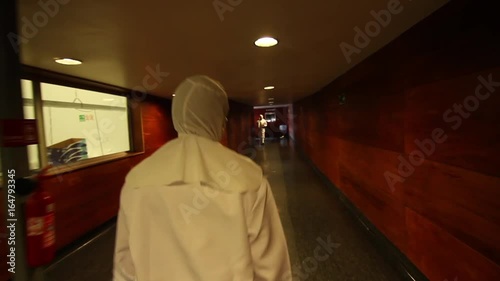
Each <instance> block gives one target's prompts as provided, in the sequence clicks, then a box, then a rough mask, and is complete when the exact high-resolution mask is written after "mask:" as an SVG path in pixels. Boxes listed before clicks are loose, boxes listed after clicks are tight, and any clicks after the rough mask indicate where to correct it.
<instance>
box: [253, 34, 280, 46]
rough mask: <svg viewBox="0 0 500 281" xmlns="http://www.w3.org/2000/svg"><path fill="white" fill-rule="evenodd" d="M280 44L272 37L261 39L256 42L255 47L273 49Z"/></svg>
mask: <svg viewBox="0 0 500 281" xmlns="http://www.w3.org/2000/svg"><path fill="white" fill-rule="evenodd" d="M276 44H278V40H276V39H274V38H272V37H262V38H259V39H257V40H256V41H255V45H256V46H258V47H264V48H266V47H272V46H275V45H276Z"/></svg>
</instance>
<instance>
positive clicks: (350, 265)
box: [46, 140, 403, 281]
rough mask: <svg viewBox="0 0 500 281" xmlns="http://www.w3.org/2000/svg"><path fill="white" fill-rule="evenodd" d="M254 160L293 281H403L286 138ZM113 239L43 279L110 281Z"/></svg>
mask: <svg viewBox="0 0 500 281" xmlns="http://www.w3.org/2000/svg"><path fill="white" fill-rule="evenodd" d="M254 160H255V161H256V162H257V163H259V164H260V165H261V166H262V168H263V169H264V172H265V174H266V176H268V178H269V181H270V183H271V185H272V189H273V192H274V196H275V198H276V201H277V204H278V208H279V210H280V214H281V218H282V222H283V227H284V229H285V233H286V236H287V242H288V245H289V248H290V258H291V262H292V266H293V270H294V276H295V279H294V281H295V280H297V281H299V280H302V281H303V280H317V281H337V280H339V281H340V280H341V281H399V280H403V279H402V278H400V277H399V276H398V275H397V273H396V271H395V270H394V269H393V268H392V267H390V266H389V265H388V264H387V263H386V262H385V261H384V259H383V257H382V255H380V254H379V253H378V252H377V251H376V249H375V247H374V246H373V245H372V244H370V242H369V240H368V238H367V235H366V234H365V232H364V230H363V229H362V228H361V227H360V226H359V224H358V223H357V222H356V221H355V219H354V217H353V216H351V215H350V214H349V213H348V211H347V209H346V208H345V207H344V206H343V205H342V204H341V203H340V202H339V201H338V199H336V197H335V196H334V195H333V194H332V192H331V191H330V190H329V189H328V187H327V186H325V185H324V184H323V183H322V182H321V180H320V178H319V177H318V176H317V175H316V174H315V173H314V171H313V169H312V168H311V167H310V166H308V165H307V164H306V162H305V161H304V160H302V159H300V157H299V156H298V155H297V153H296V152H295V150H294V148H293V147H291V146H289V144H288V142H287V141H286V140H281V141H280V142H273V143H268V144H266V145H265V146H263V147H261V146H258V147H256V157H255V159H254ZM114 235H115V229H114V227H113V226H111V227H109V228H107V229H106V230H105V231H104V232H102V233H101V234H100V236H99V237H98V238H96V239H93V240H92V241H90V242H88V243H87V244H86V245H85V246H84V247H81V248H80V249H79V250H77V251H75V252H74V253H73V254H71V255H70V256H68V257H66V258H64V259H63V260H60V261H59V262H58V263H56V264H54V265H53V266H51V267H50V268H48V270H47V278H46V280H47V281H88V280H92V281H101V280H102V281H109V280H111V268H112V256H113V253H112V252H113V247H114ZM328 243H329V245H330V246H329V247H328V250H329V251H330V252H329V253H328V252H326V251H323V252H320V254H321V255H320V256H318V255H315V249H316V248H317V247H318V246H321V245H322V244H328ZM324 253H328V254H326V255H325V254H324ZM214 281H215V280H214Z"/></svg>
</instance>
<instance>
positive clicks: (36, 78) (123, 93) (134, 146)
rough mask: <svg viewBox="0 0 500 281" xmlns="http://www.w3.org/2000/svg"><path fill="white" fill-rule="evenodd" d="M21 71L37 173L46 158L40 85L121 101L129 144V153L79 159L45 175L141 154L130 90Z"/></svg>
mask: <svg viewBox="0 0 500 281" xmlns="http://www.w3.org/2000/svg"><path fill="white" fill-rule="evenodd" d="M21 70H22V71H21V77H20V79H21V80H29V81H31V82H32V85H33V105H34V110H35V119H36V123H37V130H38V152H39V155H38V157H39V163H40V169H42V168H43V167H46V166H47V165H48V154H47V145H46V139H45V128H44V117H43V102H42V95H41V84H42V83H49V84H54V85H59V86H66V87H72V88H77V89H82V90H89V91H95V92H100V93H103V94H110V95H116V96H120V97H125V98H126V99H127V122H128V130H129V143H130V149H129V151H124V152H117V153H113V154H108V155H103V156H98V157H93V158H88V159H83V160H79V161H77V162H73V163H69V164H65V165H60V166H54V167H51V168H50V169H49V170H48V171H47V174H48V175H58V174H62V173H67V172H72V171H76V170H80V169H84V168H88V167H91V166H96V165H101V164H104V163H108V162H112V161H117V160H120V159H124V158H128V157H133V156H137V155H141V154H144V153H145V147H144V136H143V134H142V132H143V130H142V110H141V106H140V105H139V102H137V101H134V100H133V99H131V97H130V94H131V90H128V89H125V88H120V87H116V86H112V85H108V84H104V83H100V82H95V81H91V80H87V79H83V78H78V77H74V76H69V75H64V74H60V73H56V72H52V71H48V70H43V69H39V68H34V67H30V66H25V65H23V66H22V67H21ZM21 80H19V83H21ZM38 171H39V169H38V170H31V171H30V172H31V173H37V172H38Z"/></svg>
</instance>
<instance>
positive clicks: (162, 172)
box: [113, 75, 292, 281]
mask: <svg viewBox="0 0 500 281" xmlns="http://www.w3.org/2000/svg"><path fill="white" fill-rule="evenodd" d="M228 111H229V105H228V99H227V95H226V93H225V91H224V89H223V88H222V86H221V85H220V84H219V83H217V82H216V81H214V80H212V79H210V78H209V77H207V76H201V75H199V76H193V77H190V78H188V79H186V80H185V81H183V82H182V83H181V84H180V85H179V86H178V88H177V89H176V91H175V97H174V98H173V101H172V118H173V123H174V127H175V130H176V131H177V132H178V137H177V138H176V139H174V140H171V141H169V142H168V143H166V144H165V145H163V146H162V147H160V148H159V149H158V150H157V151H156V152H154V153H153V154H152V155H151V156H149V157H148V158H146V159H145V160H143V161H142V162H141V163H139V164H138V165H137V166H136V167H134V168H133V169H132V170H131V171H130V172H129V173H128V175H127V176H126V178H125V184H124V186H123V189H122V191H121V195H120V208H119V213H118V221H117V233H116V245H115V252H114V268H113V281H125V280H126V281H236V280H237V281H281V280H283V281H289V280H291V276H292V273H291V266H290V261H289V256H288V249H287V246H286V239H285V235H284V232H283V228H282V225H281V221H280V218H279V214H278V210H277V207H276V203H275V200H274V197H273V193H272V191H271V188H270V185H269V182H268V181H267V179H266V178H265V177H264V176H263V172H262V169H261V168H260V167H259V166H258V165H257V164H255V163H254V162H253V161H252V160H250V159H249V158H247V157H244V156H242V155H240V154H238V153H236V152H234V151H232V150H230V149H228V148H226V147H224V146H223V145H222V144H220V140H221V138H222V135H223V130H224V127H225V123H226V115H227V113H228Z"/></svg>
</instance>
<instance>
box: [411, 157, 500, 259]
mask: <svg viewBox="0 0 500 281" xmlns="http://www.w3.org/2000/svg"><path fill="white" fill-rule="evenodd" d="M403 190H404V193H405V205H406V206H408V207H409V208H411V209H413V210H415V211H417V212H418V213H419V214H421V215H423V216H425V217H427V218H428V219H429V220H431V221H432V222H434V223H436V224H437V225H439V226H440V227H441V228H443V229H444V230H446V231H447V232H449V233H450V234H452V235H453V236H455V237H457V238H458V239H460V240H461V241H463V243H465V244H467V245H469V246H470V247H472V248H474V249H476V251H478V252H480V253H482V254H483V255H484V256H485V257H488V258H490V259H491V260H492V261H494V262H496V263H499V264H500V236H499V235H498V233H500V224H499V222H500V212H499V210H500V201H499V200H498V198H500V178H498V177H492V176H488V175H485V174H481V173H477V172H474V171H470V170H466V169H462V168H457V167H453V166H449V165H446V164H442V163H437V162H431V161H425V162H424V163H423V164H422V165H421V166H418V167H416V169H415V172H414V173H413V174H412V175H411V176H410V177H409V178H408V179H407V180H406V181H405V184H404V186H403Z"/></svg>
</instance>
